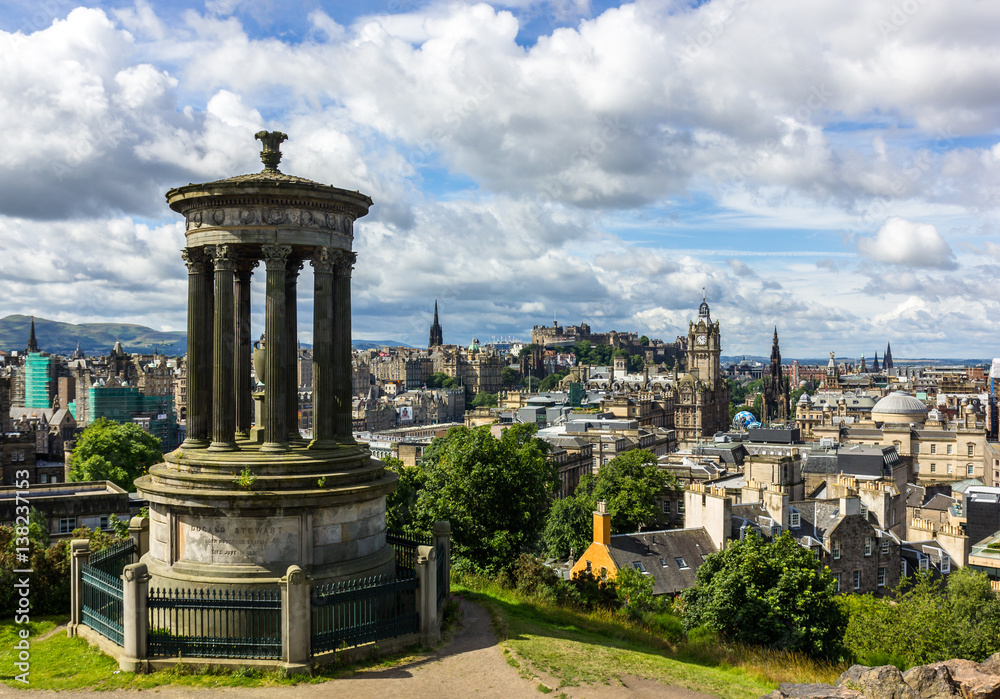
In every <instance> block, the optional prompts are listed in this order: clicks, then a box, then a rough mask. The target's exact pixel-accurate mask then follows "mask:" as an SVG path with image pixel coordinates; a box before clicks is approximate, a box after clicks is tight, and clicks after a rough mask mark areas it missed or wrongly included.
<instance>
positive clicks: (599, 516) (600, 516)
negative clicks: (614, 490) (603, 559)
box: [594, 500, 611, 546]
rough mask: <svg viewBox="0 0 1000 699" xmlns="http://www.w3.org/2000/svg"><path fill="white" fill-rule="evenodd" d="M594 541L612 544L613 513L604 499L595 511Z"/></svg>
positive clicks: (607, 544)
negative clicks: (611, 513)
mask: <svg viewBox="0 0 1000 699" xmlns="http://www.w3.org/2000/svg"><path fill="white" fill-rule="evenodd" d="M594 543H595V544H604V545H605V546H610V545H611V515H610V514H609V513H608V508H607V505H606V504H605V502H604V501H603V500H601V501H599V502H598V503H597V509H596V510H595V511H594Z"/></svg>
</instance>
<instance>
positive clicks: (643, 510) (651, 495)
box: [577, 449, 676, 534]
mask: <svg viewBox="0 0 1000 699" xmlns="http://www.w3.org/2000/svg"><path fill="white" fill-rule="evenodd" d="M583 485H584V487H583V489H581V488H580V487H579V486H578V487H577V490H578V492H581V493H585V492H586V491H587V489H588V488H589V487H590V483H589V481H588V482H587V483H586V484H583ZM674 487H676V479H675V478H674V477H673V475H671V474H669V473H667V472H666V471H664V470H662V469H660V468H659V466H658V465H657V463H656V455H655V454H653V453H652V452H651V451H649V450H647V449H632V450H631V451H627V452H625V453H624V454H619V455H618V456H616V457H615V458H613V459H611V461H609V462H608V463H606V464H605V465H604V466H602V467H601V470H600V471H599V472H598V474H597V479H596V480H595V481H594V489H593V492H592V494H591V499H590V502H591V503H592V505H591V510H593V509H594V507H596V504H597V501H598V500H604V501H605V503H607V507H608V512H609V513H610V514H611V531H613V532H616V533H618V534H626V533H629V532H636V531H639V530H640V529H642V528H643V527H647V526H649V525H651V524H652V523H653V522H655V521H656V519H657V517H658V516H659V510H658V508H657V507H656V496H657V495H659V494H660V493H661V492H662V491H663V490H664V489H665V488H674Z"/></svg>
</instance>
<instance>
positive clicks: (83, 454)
mask: <svg viewBox="0 0 1000 699" xmlns="http://www.w3.org/2000/svg"><path fill="white" fill-rule="evenodd" d="M161 461H163V452H162V451H160V440H159V439H157V438H156V437H154V436H153V435H151V434H150V433H149V432H146V431H145V430H143V429H142V428H141V427H139V425H137V424H135V423H134V422H127V423H118V422H112V421H111V420H108V419H107V418H99V419H98V420H96V421H95V422H92V423H91V424H90V425H88V426H87V429H85V430H84V431H83V433H82V434H81V435H80V437H79V438H78V439H77V441H76V446H75V447H74V448H73V455H72V457H71V461H70V472H69V480H71V481H111V482H112V483H114V484H115V485H117V486H119V487H121V488H124V489H125V490H127V491H129V492H131V491H132V490H134V489H135V486H134V485H133V484H134V481H135V479H136V478H138V477H140V476H141V475H143V474H144V473H146V471H148V470H149V467H150V466H152V465H154V464H157V463H159V462H161Z"/></svg>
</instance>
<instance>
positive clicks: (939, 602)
mask: <svg viewBox="0 0 1000 699" xmlns="http://www.w3.org/2000/svg"><path fill="white" fill-rule="evenodd" d="M839 601H840V604H841V607H842V608H843V610H844V611H845V613H846V614H847V615H848V618H849V621H848V623H847V628H846V630H845V632H844V645H845V646H846V648H847V649H848V650H849V651H851V653H852V654H853V655H854V656H855V658H857V659H858V660H860V661H862V662H864V663H866V664H867V663H877V664H885V663H892V664H896V665H900V666H903V667H910V666H913V665H923V664H926V663H933V662H938V661H941V660H947V659H949V658H967V659H969V660H975V661H978V662H981V661H983V660H985V659H986V658H988V657H989V656H990V655H992V654H993V653H995V652H997V651H1000V599H998V598H997V594H996V593H995V592H994V591H993V589H992V587H991V586H990V581H989V578H987V577H986V575H985V574H984V573H979V572H976V571H973V570H970V569H968V568H960V569H958V570H956V571H955V572H953V573H951V574H950V575H949V576H948V579H947V583H945V584H942V581H940V580H935V579H934V577H933V576H932V575H931V574H930V573H921V574H919V575H917V576H915V577H914V578H911V579H909V580H907V581H904V582H903V584H901V585H900V587H898V588H897V589H896V590H895V591H894V592H893V594H892V596H891V597H885V598H875V597H873V596H872V595H845V596H844V597H842V598H840V600H839Z"/></svg>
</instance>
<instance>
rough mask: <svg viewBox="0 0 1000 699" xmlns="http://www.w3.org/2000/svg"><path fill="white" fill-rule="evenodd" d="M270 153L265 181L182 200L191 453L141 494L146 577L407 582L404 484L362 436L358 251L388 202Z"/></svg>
mask: <svg viewBox="0 0 1000 699" xmlns="http://www.w3.org/2000/svg"><path fill="white" fill-rule="evenodd" d="M256 138H257V139H259V140H260V141H261V142H262V143H263V144H264V148H263V150H262V152H261V159H262V160H263V162H264V165H265V167H264V170H262V171H261V172H259V173H256V174H250V175H240V176H238V177H232V178H229V179H225V180H219V181H217V182H208V183H205V184H189V185H187V186H184V187H178V188H176V189H172V190H170V191H169V192H167V195H166V196H167V203H168V205H169V206H170V208H171V209H173V210H174V211H176V212H178V213H180V214H182V215H183V216H184V218H185V222H186V232H185V236H186V247H185V248H184V250H183V251H182V256H183V258H184V261H185V262H186V263H187V267H188V352H187V438H186V439H185V440H184V443H183V444H182V445H181V447H180V448H179V449H177V450H176V451H173V452H171V453H170V454H167V455H166V456H165V457H164V463H162V464H158V465H156V466H154V467H153V468H151V469H150V471H149V475H148V476H144V477H143V478H141V479H139V480H138V481H136V486H137V488H138V490H139V493H140V494H141V495H142V496H143V497H144V498H146V499H147V500H149V503H150V507H149V511H150V548H149V552H148V553H147V554H146V555H145V556H144V557H143V562H144V563H146V565H147V566H148V568H149V572H150V574H151V575H152V577H153V579H152V581H151V585H153V586H154V587H171V588H173V587H191V586H192V585H194V584H197V585H199V586H202V587H203V586H205V585H206V584H208V585H215V586H229V587H234V588H238V587H246V586H259V585H261V584H268V583H276V582H277V581H278V580H279V579H280V578H281V576H282V575H284V574H285V571H286V570H287V569H288V567H289V566H290V565H298V566H300V567H301V568H302V569H303V570H304V571H305V572H306V573H307V574H308V575H309V576H310V577H311V578H313V579H314V580H317V581H330V580H337V579H342V578H354V577H359V576H368V575H377V574H383V573H392V572H393V570H394V553H393V550H392V548H391V547H390V546H386V543H385V498H386V495H387V494H388V493H390V492H392V491H393V489H394V488H395V487H396V480H397V476H396V475H395V474H394V473H393V472H391V471H386V470H385V469H384V468H383V466H382V464H381V462H379V461H376V460H373V459H371V458H370V456H369V452H368V449H367V447H363V446H360V445H358V444H357V443H356V442H355V441H354V439H353V437H352V435H351V426H352V421H351V399H352V390H351V269H352V267H353V264H354V261H355V254H354V253H353V252H351V246H352V242H353V239H354V221H355V220H356V219H358V218H360V217H362V216H364V215H365V214H367V213H368V209H369V207H370V206H371V205H372V201H371V199H370V198H369V197H367V196H366V195H364V194H361V193H359V192H351V191H348V190H344V189H339V188H337V187H332V186H329V185H324V184H319V183H317V182H313V181H311V180H307V179H303V178H300V177H294V176H291V175H286V174H284V173H282V172H280V171H279V170H278V169H277V166H278V163H279V161H280V160H281V152H280V150H279V147H280V145H281V143H282V142H283V141H284V140H286V139H287V136H285V134H283V133H280V132H276V131H275V132H264V131H261V132H259V133H258V134H257V135H256ZM261 261H263V263H264V265H263V267H264V270H265V287H266V288H265V300H266V306H265V332H264V340H265V342H263V343H260V344H262V345H263V352H262V353H261V352H260V350H258V354H257V356H256V357H255V358H254V359H255V360H257V362H258V366H257V371H256V373H257V374H258V379H260V378H263V384H264V387H263V400H262V401H260V398H261V396H260V391H259V390H258V389H259V386H255V385H254V381H253V379H252V377H251V370H250V369H251V350H252V348H251V338H250V283H251V278H252V274H253V270H254V269H255V268H257V267H258V266H259V265H260V263H261ZM307 262H308V263H309V264H311V265H312V267H313V279H314V284H313V406H314V408H313V410H314V427H313V436H314V438H313V439H312V441H310V442H306V441H305V440H303V439H302V438H301V437H300V435H299V431H298V385H297V384H298V379H297V376H298V372H297V369H296V361H297V357H296V329H297V325H298V315H297V303H296V295H297V291H298V290H297V287H296V283H297V279H298V275H299V271H300V270H301V269H302V267H303V265H304V264H305V263H307ZM259 346H260V345H259ZM261 355H262V356H261ZM260 374H263V377H261V376H260ZM255 398H256V399H257V400H258V403H259V406H258V407H259V409H258V411H257V412H258V413H259V415H258V416H257V418H256V420H255V419H254V417H253V413H254V411H253V409H252V408H253V402H254V399H255Z"/></svg>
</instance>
